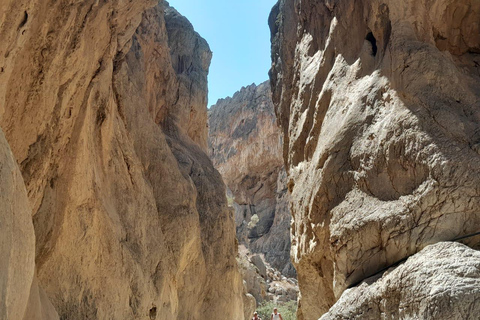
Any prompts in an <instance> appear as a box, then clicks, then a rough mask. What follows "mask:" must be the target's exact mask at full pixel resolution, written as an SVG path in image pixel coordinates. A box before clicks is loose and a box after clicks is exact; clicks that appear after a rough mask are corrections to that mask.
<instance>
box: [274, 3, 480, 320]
mask: <svg viewBox="0 0 480 320" xmlns="http://www.w3.org/2000/svg"><path fill="white" fill-rule="evenodd" d="M269 20H270V26H271V30H272V61H273V64H272V69H271V73H270V77H271V84H272V90H273V101H274V103H275V105H276V113H277V117H278V121H279V123H280V125H281V127H282V130H283V133H284V137H285V138H284V152H283V155H284V160H285V163H286V169H287V172H288V175H289V182H288V187H289V189H290V190H291V203H292V207H291V209H292V215H293V218H294V224H293V226H292V230H291V233H292V258H293V260H294V264H295V266H296V268H297V272H298V280H299V285H300V290H301V293H302V294H301V298H300V308H299V311H298V317H299V319H300V320H302V319H307V320H310V319H318V317H320V316H321V315H322V314H323V313H325V312H327V311H328V310H329V308H330V307H331V306H332V305H333V304H334V303H335V301H337V300H338V299H339V298H340V296H341V295H342V293H343V291H344V290H345V289H346V288H347V287H349V286H350V285H352V284H355V283H357V282H358V281H360V280H363V279H364V278H366V277H368V276H369V275H371V274H372V273H375V272H376V271H378V270H381V269H383V268H384V267H387V266H389V265H391V264H394V263H395V262H397V261H399V260H401V259H403V258H405V257H408V256H410V255H413V254H415V253H417V252H418V251H420V250H421V249H422V248H424V247H425V246H427V245H429V244H432V243H436V242H439V241H443V240H452V239H455V238H456V237H459V236H462V235H466V234H470V233H474V232H476V231H479V230H478V226H479V225H480V210H479V208H480V189H479V187H478V186H479V185H480V156H479V154H478V152H477V151H476V148H475V147H474V146H476V145H477V144H478V143H479V141H480V73H479V70H480V56H479V53H480V2H478V1H475V0H458V1H457V0H438V1H426V0H422V1H413V0H408V1H396V0H387V1H385V0H382V1H380V0H373V1H370V0H368V1H366V0H360V1H354V0H347V1H337V0H325V1H308V0H306V1H294V0H281V1H280V2H279V4H277V5H276V6H275V7H274V9H273V11H272V14H271V16H270V19H269ZM475 240H476V241H475ZM476 243H478V237H477V238H476V239H472V240H471V241H470V245H475V244H476ZM412 294H415V292H413V291H412ZM459 306H460V307H461V306H462V304H460V305H459ZM417 311H418V312H420V311H419V310H417Z"/></svg>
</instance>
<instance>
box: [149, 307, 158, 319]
mask: <svg viewBox="0 0 480 320" xmlns="http://www.w3.org/2000/svg"><path fill="white" fill-rule="evenodd" d="M149 315H150V319H152V320H154V319H156V318H157V307H153V308H151V309H150V311H149Z"/></svg>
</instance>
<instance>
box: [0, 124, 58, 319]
mask: <svg viewBox="0 0 480 320" xmlns="http://www.w3.org/2000/svg"><path fill="white" fill-rule="evenodd" d="M0 319H8V320H22V319H24V320H55V319H58V315H57V313H56V312H55V309H54V308H53V306H52V305H51V303H50V301H49V300H48V298H47V297H46V295H45V293H44V292H43V290H42V289H41V288H40V287H39V286H38V282H37V279H36V275H35V233H34V231H33V224H32V212H31V210H30V204H29V202H28V197H27V191H26V190H25V184H24V183H23V179H22V176H21V173H20V170H19V169H18V166H17V163H16V161H15V158H14V157H13V154H12V151H11V150H10V147H9V145H8V143H7V141H6V140H5V136H4V134H3V131H1V130H0Z"/></svg>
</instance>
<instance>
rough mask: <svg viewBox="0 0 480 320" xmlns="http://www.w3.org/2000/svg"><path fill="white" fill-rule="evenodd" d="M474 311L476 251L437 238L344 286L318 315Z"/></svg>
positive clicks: (479, 269)
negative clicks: (380, 273) (388, 266)
mask: <svg viewBox="0 0 480 320" xmlns="http://www.w3.org/2000/svg"><path fill="white" fill-rule="evenodd" d="M479 314H480V252H479V251H475V250H472V249H470V248H468V247H467V246H465V245H463V244H459V243H451V242H442V243H437V244H435V245H431V246H427V247H426V248H425V249H423V250H422V251H420V252H419V253H417V254H415V255H413V256H412V257H410V258H409V259H408V260H407V261H406V262H405V263H404V264H402V265H401V266H399V267H396V268H394V269H392V270H389V271H387V272H385V274H384V275H383V276H382V277H381V278H380V279H368V280H367V281H365V282H364V283H362V284H361V285H359V286H358V287H355V288H352V289H348V290H346V291H345V292H344V293H343V295H342V297H341V298H340V300H339V301H337V303H336V304H335V305H334V306H333V307H332V308H331V309H330V311H329V312H328V313H326V314H325V315H323V317H322V318H321V319H322V320H330V319H331V320H333V319H336V320H339V319H438V320H450V319H454V320H463V319H477V317H478V315H479Z"/></svg>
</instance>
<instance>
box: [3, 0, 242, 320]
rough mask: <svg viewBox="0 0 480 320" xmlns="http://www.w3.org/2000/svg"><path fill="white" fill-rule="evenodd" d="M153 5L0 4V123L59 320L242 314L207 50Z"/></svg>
mask: <svg viewBox="0 0 480 320" xmlns="http://www.w3.org/2000/svg"><path fill="white" fill-rule="evenodd" d="M154 5H156V1H146V0H140V1H106V2H105V1H95V0H87V1H80V2H78V1H43V0H42V1H40V0H39V1H26V0H25V1H23V0H15V1H14V0H11V1H10V0H7V1H2V2H1V4H0V17H1V19H0V21H1V22H0V37H1V38H2V43H1V44H0V67H1V68H0V70H1V72H0V109H1V110H0V113H1V119H0V124H1V126H2V128H3V129H4V131H5V135H6V137H7V141H8V142H9V144H10V146H11V148H12V151H13V154H14V156H15V158H16V160H17V162H18V163H19V164H20V169H21V172H22V175H23V178H24V180H25V185H26V190H27V193H28V200H29V203H30V206H31V208H32V211H33V221H34V228H35V236H36V254H35V261H36V267H37V271H38V273H37V275H38V280H39V283H40V285H41V287H43V288H44V289H45V291H46V294H47V296H48V298H50V300H51V301H52V303H53V305H54V306H55V308H56V310H57V311H58V313H59V315H60V317H61V318H62V319H213V318H215V317H216V315H218V314H222V315H223V316H224V317H225V318H229V319H230V318H231V319H242V318H243V302H242V291H243V287H242V280H241V277H240V274H239V272H238V268H237V265H236V260H235V252H236V251H235V248H236V242H235V234H234V232H235V231H234V220H233V215H232V214H231V213H230V211H229V209H228V206H227V202H226V198H225V187H224V184H223V182H222V179H221V176H220V174H219V173H218V172H217V171H216V170H215V169H214V167H213V165H212V163H211V161H210V160H209V158H208V156H207V154H206V146H207V125H206V119H207V110H206V92H207V72H208V67H209V64H210V59H211V52H210V50H209V47H208V45H207V43H206V42H205V40H203V39H202V38H201V37H200V36H199V35H198V34H197V33H195V32H194V30H193V27H192V26H191V24H190V23H189V22H188V21H187V20H186V19H185V18H184V17H182V16H181V15H180V14H178V13H177V12H176V11H175V10H174V9H171V8H168V5H167V4H166V3H164V2H163V1H160V3H159V4H158V5H156V6H155V7H154ZM29 239H30V238H29ZM32 241H33V239H30V240H29V242H28V245H31V244H32V243H31V242H32ZM28 254H29V255H30V258H29V259H30V260H29V261H31V263H30V262H29V263H30V264H29V265H28V268H29V269H28V270H27V271H28V279H26V280H25V281H26V286H27V287H28V286H29V284H30V283H31V279H33V271H34V270H33V257H34V251H33V249H32V250H31V251H30V252H29V253H28ZM226 284H228V285H226ZM24 287H25V286H24ZM28 288H29V287H28ZM22 290H23V289H22ZM25 297H28V296H27V295H23V296H22V299H24V298H25ZM32 303H34V302H32ZM9 319H10V318H9ZM12 319H16V318H12Z"/></svg>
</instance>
